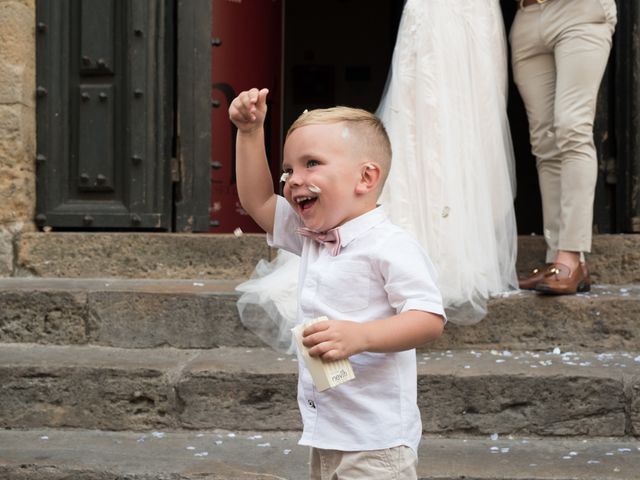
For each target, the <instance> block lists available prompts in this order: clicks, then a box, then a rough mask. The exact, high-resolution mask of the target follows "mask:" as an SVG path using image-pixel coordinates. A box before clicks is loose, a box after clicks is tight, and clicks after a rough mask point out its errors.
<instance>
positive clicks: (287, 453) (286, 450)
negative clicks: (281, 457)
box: [282, 448, 291, 455]
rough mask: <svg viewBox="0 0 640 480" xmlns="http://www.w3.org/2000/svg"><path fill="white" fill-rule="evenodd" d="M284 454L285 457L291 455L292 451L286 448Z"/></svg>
mask: <svg viewBox="0 0 640 480" xmlns="http://www.w3.org/2000/svg"><path fill="white" fill-rule="evenodd" d="M282 453H283V454H285V455H289V454H290V453H291V450H290V449H288V448H285V449H284V450H283V451H282Z"/></svg>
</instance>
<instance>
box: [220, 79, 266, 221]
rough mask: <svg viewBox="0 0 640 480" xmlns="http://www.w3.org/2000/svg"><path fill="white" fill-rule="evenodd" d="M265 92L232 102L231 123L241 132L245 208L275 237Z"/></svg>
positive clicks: (238, 170) (240, 189)
mask: <svg viewBox="0 0 640 480" xmlns="http://www.w3.org/2000/svg"><path fill="white" fill-rule="evenodd" d="M268 93H269V90H267V89H266V88H263V89H262V90H258V89H257V88H252V89H251V90H248V91H245V92H242V93H240V94H239V95H238V96H237V97H236V98H235V99H234V100H233V102H231V106H230V107H229V119H230V120H231V121H232V122H233V123H234V125H235V126H236V127H237V128H238V133H237V135H236V175H237V182H238V196H239V197H240V203H241V204H242V207H243V208H244V209H245V210H246V211H247V213H249V215H251V218H253V219H254V220H255V221H256V223H257V224H258V225H260V227H262V228H263V229H264V230H265V231H266V232H267V233H273V218H274V215H275V208H276V195H275V192H274V190H273V180H272V178H271V171H270V170H269V164H268V162H267V154H266V151H265V146H264V119H265V116H266V113H267V101H266V100H267V94H268Z"/></svg>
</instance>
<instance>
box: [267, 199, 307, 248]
mask: <svg viewBox="0 0 640 480" xmlns="http://www.w3.org/2000/svg"><path fill="white" fill-rule="evenodd" d="M301 226H302V221H301V220H300V217H299V216H298V215H297V214H296V212H294V210H293V208H291V205H289V202H287V201H286V200H285V199H284V197H282V196H280V195H278V196H277V198H276V213H275V217H274V221H273V234H267V244H268V245H269V246H270V247H274V248H281V249H283V250H286V251H288V252H291V253H295V254H296V255H301V254H302V245H303V243H304V241H303V237H302V236H301V235H299V234H297V233H296V229H297V228H298V227H301Z"/></svg>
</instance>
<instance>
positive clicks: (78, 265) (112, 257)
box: [5, 232, 640, 284]
mask: <svg viewBox="0 0 640 480" xmlns="http://www.w3.org/2000/svg"><path fill="white" fill-rule="evenodd" d="M544 249H545V245H544V239H543V238H542V237H540V236H521V237H520V238H519V243H518V251H519V255H518V270H519V271H520V272H528V271H530V270H531V269H532V268H534V267H537V266H539V264H540V263H541V262H542V261H543V260H544ZM271 254H272V253H271V252H270V250H269V249H268V247H267V245H266V242H265V237H264V235H262V234H250V235H241V236H239V237H236V236H235V235H223V234H170V233H89V232H82V233H81V232H78V233H75V232H74V233H69V232H65V233H59V232H50V233H25V234H23V235H22V236H21V237H20V239H19V240H18V241H17V242H16V246H15V253H14V254H13V256H14V257H15V258H14V259H13V262H11V261H7V262H5V263H8V264H9V265H10V264H11V263H13V264H14V267H13V270H14V272H13V275H14V276H39V277H74V278H92V277H119V278H182V279H191V278H199V279H204V278H217V279H229V278H235V279H239V278H247V277H248V276H249V275H250V274H251V272H252V271H253V268H254V266H255V264H256V263H257V261H258V260H259V259H260V258H270V255H271ZM5 256H6V255H5ZM589 265H590V267H591V273H592V275H593V278H594V280H595V281H596V282H599V283H605V284H628V283H635V282H640V235H596V236H595V237H594V239H593V252H592V254H591V255H589Z"/></svg>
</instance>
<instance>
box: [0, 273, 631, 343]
mask: <svg viewBox="0 0 640 480" xmlns="http://www.w3.org/2000/svg"><path fill="white" fill-rule="evenodd" d="M236 284H237V281H233V280H232V281H217V280H149V279H147V280H130V279H129V280H128V279H124V280H123V279H59V278H5V279H0V304H1V305H2V309H0V342H31V343H42V344H57V345H64V344H75V345H82V344H94V345H104V346H113V347H123V348H151V347H159V346H171V347H177V348H214V347H218V346H230V347H240V346H245V347H260V346H264V344H263V343H262V342H261V341H260V340H259V339H258V338H257V337H256V336H255V335H254V334H253V333H252V332H250V331H248V330H247V329H246V328H245V327H244V326H243V325H242V324H241V323H240V320H239V317H238V312H237V307H236V301H237V299H238V293H237V292H235V291H234V287H235V285H236ZM638 318H640V286H638V285H636V286H628V287H623V286H602V285H601V286H596V287H594V289H593V291H592V292H591V293H589V294H581V295H576V296H561V297H549V296H540V295H537V294H535V293H531V292H522V293H517V294H512V295H509V296H506V297H502V298H496V299H493V300H492V301H491V302H490V303H489V314H488V316H487V317H486V318H485V319H484V320H482V322H480V323H479V324H477V325H473V326H458V325H455V324H453V323H449V324H448V325H447V327H446V328H445V334H444V336H443V337H442V338H441V339H440V340H438V341H437V342H436V343H434V344H433V345H431V346H429V348H430V349H437V350H447V349H460V348H485V349H491V348H499V349H520V350H552V349H553V348H555V347H559V348H561V349H563V350H569V349H575V350H591V351H612V350H631V351H640V329H638Z"/></svg>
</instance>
